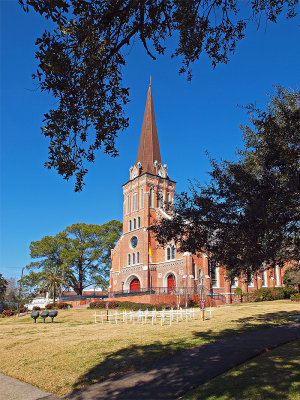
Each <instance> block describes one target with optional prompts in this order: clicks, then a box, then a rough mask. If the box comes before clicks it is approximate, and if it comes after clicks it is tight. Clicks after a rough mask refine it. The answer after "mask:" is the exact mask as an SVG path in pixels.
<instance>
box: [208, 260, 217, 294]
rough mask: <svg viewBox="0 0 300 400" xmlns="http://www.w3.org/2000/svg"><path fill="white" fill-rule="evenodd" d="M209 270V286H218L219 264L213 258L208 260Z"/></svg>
mask: <svg viewBox="0 0 300 400" xmlns="http://www.w3.org/2000/svg"><path fill="white" fill-rule="evenodd" d="M209 272H210V279H211V286H212V287H213V288H216V287H220V276H219V266H218V264H217V263H216V261H214V260H209Z"/></svg>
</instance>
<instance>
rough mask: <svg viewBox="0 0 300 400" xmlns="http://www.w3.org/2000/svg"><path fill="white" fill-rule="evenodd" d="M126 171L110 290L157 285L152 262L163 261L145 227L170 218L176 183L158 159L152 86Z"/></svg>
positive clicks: (161, 251) (158, 249) (159, 157)
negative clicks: (135, 149) (132, 158)
mask: <svg viewBox="0 0 300 400" xmlns="http://www.w3.org/2000/svg"><path fill="white" fill-rule="evenodd" d="M129 171H130V175H129V180H128V182H126V183H125V184H124V185H123V195H124V202H123V233H122V236H121V237H120V239H119V241H118V243H117V244H116V246H115V248H114V249H113V250H112V253H111V261H112V267H111V274H110V291H111V292H114V291H123V290H124V291H130V289H132V287H133V286H134V289H135V290H139V288H140V290H147V289H150V288H151V287H154V286H157V285H158V282H157V275H156V269H155V267H154V265H155V264H156V263H159V262H161V261H163V260H165V250H164V249H162V248H161V247H158V244H157V242H156V240H155V238H154V236H153V235H152V233H151V232H150V231H149V230H148V228H149V226H151V225H152V224H153V223H154V221H155V220H156V219H158V218H160V217H165V218H171V214H170V211H171V205H172V204H173V201H174V190H175V182H174V181H172V180H171V179H170V178H169V176H168V172H167V165H166V164H164V165H163V164H162V162H161V155H160V148H159V141H158V135H157V128H156V121H155V113H154V105H153V98H152V89H151V85H149V88H148V94H147V100H146V107H145V112H144V119H143V124H142V130H141V135H140V141H139V147H138V152H137V158H136V162H135V164H134V166H132V167H131V168H130V170H129ZM131 278H132V279H131ZM132 282H133V283H132Z"/></svg>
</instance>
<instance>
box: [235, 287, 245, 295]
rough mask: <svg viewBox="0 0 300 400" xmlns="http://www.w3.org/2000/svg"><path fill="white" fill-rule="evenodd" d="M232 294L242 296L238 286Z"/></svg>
mask: <svg viewBox="0 0 300 400" xmlns="http://www.w3.org/2000/svg"><path fill="white" fill-rule="evenodd" d="M234 294H238V295H242V294H243V291H242V288H240V287H239V286H238V287H236V288H235V291H234Z"/></svg>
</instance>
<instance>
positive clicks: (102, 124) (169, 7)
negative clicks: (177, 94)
mask: <svg viewBox="0 0 300 400" xmlns="http://www.w3.org/2000/svg"><path fill="white" fill-rule="evenodd" d="M19 3H20V5H21V6H22V7H23V9H24V10H25V11H26V12H28V11H29V9H30V8H33V9H34V10H35V11H36V12H37V13H39V14H41V15H42V16H44V17H45V18H47V19H48V20H50V21H52V22H53V23H54V28H53V31H52V32H49V31H45V32H44V34H43V35H42V36H41V37H40V38H38V39H37V41H36V45H37V46H38V50H37V52H36V58H37V59H38V62H39V64H38V70H37V72H36V73H35V74H34V75H33V77H34V78H35V79H37V81H38V82H39V86H40V89H41V90H42V91H46V92H49V93H52V95H53V96H54V97H55V98H56V99H57V104H58V106H57V108H55V109H51V110H49V112H48V113H46V114H45V120H44V122H45V124H44V127H43V128H42V132H43V134H44V135H45V136H46V137H48V138H49V139H50V145H49V159H48V161H47V162H46V166H47V167H48V168H51V169H56V170H57V171H58V173H59V174H60V175H62V176H63V177H64V178H65V179H69V178H70V177H72V176H74V175H75V176H76V187H75V190H81V189H82V185H83V178H84V175H85V174H86V172H87V168H86V164H87V162H93V161H94V158H95V151H96V150H98V149H102V150H103V151H104V152H105V153H107V154H109V155H111V156H113V157H114V156H116V155H117V154H118V152H117V149H116V146H115V140H116V138H117V135H118V132H119V131H120V130H122V129H125V128H126V127H127V126H128V119H127V118H126V117H125V115H124V112H123V108H124V105H125V104H126V103H127V102H128V101H129V89H128V88H126V87H123V85H122V68H123V67H124V65H125V63H126V57H127V53H126V52H128V46H129V45H132V44H133V43H134V42H135V41H139V42H141V43H142V45H143V46H144V48H145V51H146V53H147V54H148V55H149V56H150V57H152V58H153V59H155V58H156V57H157V55H162V54H164V53H165V51H166V49H167V46H169V47H170V53H171V57H179V58H180V59H181V61H182V67H181V68H180V73H187V75H188V79H191V68H190V67H191V64H192V63H194V62H195V61H197V60H198V59H199V58H200V56H201V54H202V53H205V54H207V55H208V57H209V58H210V60H211V62H212V65H213V66H216V65H217V64H218V63H227V62H228V61H229V57H230V55H231V54H232V53H234V51H235V48H236V44H237V42H238V41H239V40H241V39H242V38H243V37H244V35H245V31H246V27H247V25H248V24H249V23H251V22H255V23H257V25H258V26H259V25H260V23H261V22H266V21H272V22H276V21H277V18H278V16H279V15H281V14H284V15H286V16H287V18H292V17H295V15H296V11H295V8H296V5H297V4H298V0H286V1H285V2H283V1H281V0H250V1H248V2H244V1H241V0H155V1H153V0H84V1H83V0H52V1H49V0H19ZM172 36H173V37H174V40H175V41H177V42H176V43H177V44H176V46H175V48H174V49H172V48H171V47H172V44H171V43H172V42H171V43H170V42H168V41H167V40H166V39H167V38H168V37H172Z"/></svg>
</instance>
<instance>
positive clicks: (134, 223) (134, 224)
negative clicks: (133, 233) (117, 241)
mask: <svg viewBox="0 0 300 400" xmlns="http://www.w3.org/2000/svg"><path fill="white" fill-rule="evenodd" d="M133 229H136V219H135V218H134V220H133Z"/></svg>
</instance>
